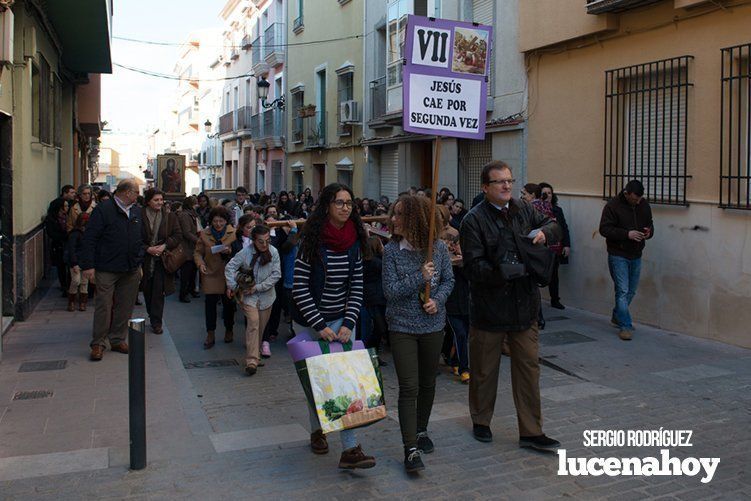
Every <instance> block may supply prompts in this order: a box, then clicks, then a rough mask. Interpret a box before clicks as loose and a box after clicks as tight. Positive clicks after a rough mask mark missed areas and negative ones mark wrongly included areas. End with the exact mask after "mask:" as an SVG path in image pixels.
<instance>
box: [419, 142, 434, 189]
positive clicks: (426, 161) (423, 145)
mask: <svg viewBox="0 0 751 501" xmlns="http://www.w3.org/2000/svg"><path fill="white" fill-rule="evenodd" d="M418 144H419V145H420V146H419V147H420V149H421V155H420V158H421V159H422V163H421V164H420V186H421V187H424V188H430V187H431V186H433V141H421V142H420V143H418Z"/></svg>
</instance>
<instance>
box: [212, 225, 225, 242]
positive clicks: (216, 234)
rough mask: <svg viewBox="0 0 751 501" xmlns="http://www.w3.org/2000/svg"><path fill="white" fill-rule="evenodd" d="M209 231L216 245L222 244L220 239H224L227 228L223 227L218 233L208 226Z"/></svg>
mask: <svg viewBox="0 0 751 501" xmlns="http://www.w3.org/2000/svg"><path fill="white" fill-rule="evenodd" d="M209 230H210V231H211V236H212V237H214V240H216V243H217V245H219V244H220V243H222V238H224V234H225V233H227V227H226V226H225V227H224V229H223V230H222V231H221V232H219V231H216V230H215V229H214V226H213V225H209Z"/></svg>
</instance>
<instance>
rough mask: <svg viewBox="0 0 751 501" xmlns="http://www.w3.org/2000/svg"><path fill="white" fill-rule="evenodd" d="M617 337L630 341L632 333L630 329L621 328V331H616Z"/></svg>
mask: <svg viewBox="0 0 751 501" xmlns="http://www.w3.org/2000/svg"><path fill="white" fill-rule="evenodd" d="M618 337H619V338H621V339H622V340H624V341H631V337H632V334H631V331H630V330H627V329H621V331H620V332H619V333H618Z"/></svg>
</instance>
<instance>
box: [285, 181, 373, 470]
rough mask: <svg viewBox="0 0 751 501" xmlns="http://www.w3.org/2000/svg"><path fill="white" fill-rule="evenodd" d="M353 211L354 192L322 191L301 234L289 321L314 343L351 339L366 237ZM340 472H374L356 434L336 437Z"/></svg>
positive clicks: (323, 446) (318, 439)
mask: <svg viewBox="0 0 751 501" xmlns="http://www.w3.org/2000/svg"><path fill="white" fill-rule="evenodd" d="M354 209H355V205H354V197H353V195H352V190H350V189H349V188H348V187H346V186H344V185H341V184H338V183H333V184H330V185H328V186H326V187H325V188H324V189H323V192H322V193H321V196H320V197H319V200H318V205H317V206H316V209H315V211H313V213H312V214H311V215H310V217H309V218H308V220H307V221H306V223H305V226H304V228H303V230H302V236H301V238H302V240H301V242H300V250H299V252H298V255H297V260H296V261H295V278H294V283H293V285H292V299H293V303H294V304H293V308H292V310H293V311H292V316H293V318H294V320H295V322H296V323H298V324H300V325H301V326H302V327H303V329H305V330H306V331H307V333H308V334H309V335H310V336H311V338H313V339H323V340H325V341H329V342H331V341H338V342H340V343H346V342H347V341H349V340H350V339H353V338H354V336H353V334H354V332H353V331H354V329H355V325H357V319H358V316H359V315H360V309H361V308H362V303H363V264H362V256H363V253H365V252H367V236H366V233H365V228H363V225H362V220H361V219H360V215H359V214H358V213H357V211H356V210H354ZM308 410H309V412H310V423H311V432H312V433H311V435H310V447H311V449H312V450H313V452H314V453H316V454H326V453H327V452H328V451H329V446H328V442H327V441H326V436H325V435H324V434H323V432H322V431H321V429H320V428H319V427H318V419H317V418H316V414H315V410H314V409H310V408H309V409H308ZM340 436H341V439H342V447H343V449H344V450H343V451H342V455H341V458H340V459H339V468H345V469H354V468H372V467H373V466H375V458H373V457H372V456H366V455H365V453H364V452H363V450H362V447H361V446H360V444H359V443H358V442H357V434H356V431H355V430H343V431H341V432H340Z"/></svg>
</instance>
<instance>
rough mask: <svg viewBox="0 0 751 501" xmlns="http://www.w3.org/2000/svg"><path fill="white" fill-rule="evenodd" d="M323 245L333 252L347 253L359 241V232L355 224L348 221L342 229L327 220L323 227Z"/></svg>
mask: <svg viewBox="0 0 751 501" xmlns="http://www.w3.org/2000/svg"><path fill="white" fill-rule="evenodd" d="M322 236H323V244H324V245H325V246H326V247H327V248H328V249H329V250H330V251H331V252H346V251H347V250H349V248H350V247H352V245H354V243H355V242H356V241H357V230H356V229H355V223H354V221H352V220H351V219H347V222H346V223H344V226H342V228H341V229H339V228H337V227H336V226H334V225H333V224H331V221H329V220H328V219H327V220H326V224H325V225H324V226H323V235H322Z"/></svg>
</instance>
